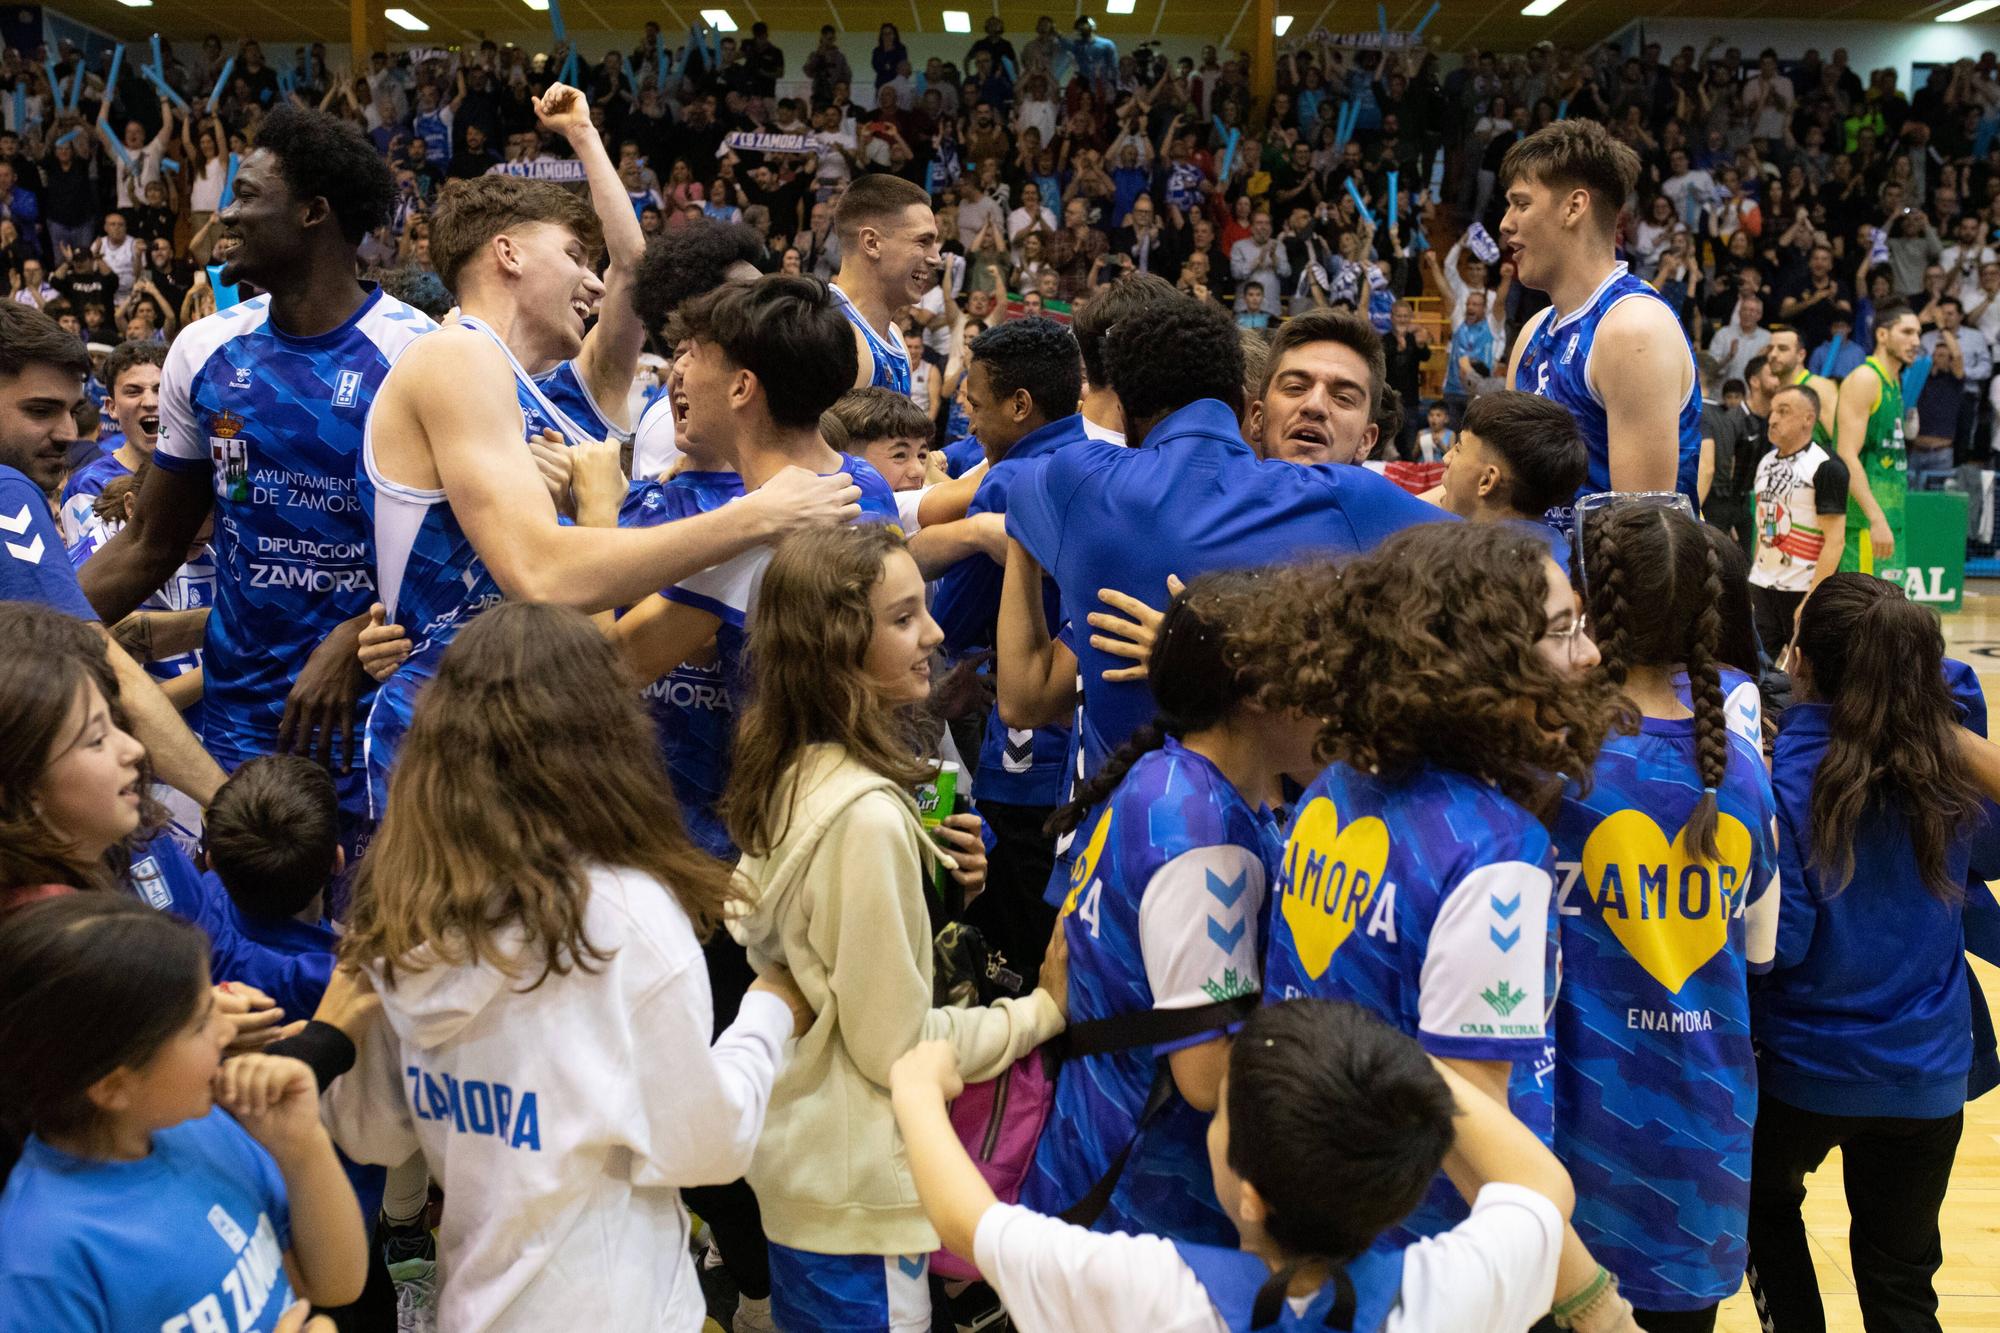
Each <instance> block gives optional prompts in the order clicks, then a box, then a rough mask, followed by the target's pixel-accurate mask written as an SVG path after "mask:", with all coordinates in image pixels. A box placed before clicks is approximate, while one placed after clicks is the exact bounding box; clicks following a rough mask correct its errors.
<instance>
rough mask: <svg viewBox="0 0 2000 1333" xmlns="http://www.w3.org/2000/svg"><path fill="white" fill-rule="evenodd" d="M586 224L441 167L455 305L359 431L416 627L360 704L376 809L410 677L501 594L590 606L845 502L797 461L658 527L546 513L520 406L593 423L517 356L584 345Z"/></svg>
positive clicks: (593, 229)
mask: <svg viewBox="0 0 2000 1333" xmlns="http://www.w3.org/2000/svg"><path fill="white" fill-rule="evenodd" d="M596 240H597V219H596V218H595V217H594V216H592V214H591V212H590V209H589V208H588V207H587V206H586V205H585V204H584V203H583V202H582V201H581V200H579V199H577V198H576V197H575V196H573V195H571V194H570V193H568V192H567V191H565V190H564V189H563V188H562V187H561V186H558V185H553V184H550V183H548V182H544V181H529V180H521V179H518V178H516V177H511V176H480V177H478V178H476V179H473V180H464V181H453V182H451V183H450V184H449V185H447V186H446V187H445V192H444V194H443V195H442V197H441V198H440V200H439V203H438V207H437V210H436V213H435V214H434V216H433V219H432V224H431V261H432V263H433V264H434V265H435V266H436V268H437V272H438V276H439V277H440V278H441V279H443V280H444V282H445V283H446V285H448V286H450V287H451V288H452V290H454V291H455V292H457V293H458V299H459V309H460V312H461V313H460V318H459V320H458V322H457V323H455V324H452V325H449V326H447V327H445V328H442V329H440V330H438V331H437V332H436V333H435V334H432V335H431V336H430V337H427V338H424V339H421V340H419V341H418V342H417V343H415V344H414V345H413V346H411V348H410V349H409V351H408V353H407V354H406V355H405V356H404V357H403V359H402V360H401V361H399V362H398V363H397V365H396V367H395V369H394V370H393V371H392V372H391V373H390V375H389V377H388V378H387V379H386V380H385V381H384V382H383V384H382V388H381V391H380V393H379V394H377V396H376V399H375V406H374V408H373V410H372V411H371V412H370V413H369V416H368V426H367V431H366V434H365V436H364V438H363V441H362V466H363V472H362V477H361V498H362V501H363V504H364V505H365V506H366V508H367V511H368V515H369V520H370V522H371V524H372V526H373V530H374V534H375V540H376V559H377V562H378V568H379V570H380V577H381V584H382V593H383V597H382V600H383V603H384V605H385V606H386V607H387V609H388V612H389V614H390V616H391V617H393V618H394V619H396V620H397V621H399V622H400V623H401V624H402V625H404V626H405V627H406V628H407V629H408V630H409V633H410V638H411V640H412V642H413V646H412V649H411V653H410V657H409V660H408V661H406V662H404V663H403V665H402V667H401V668H400V669H399V670H398V671H397V672H396V673H395V674H394V675H393V676H391V677H390V678H389V680H388V681H387V682H385V683H384V684H383V686H382V690H381V693H380V695H379V696H378V697H377V699H376V703H375V707H374V708H373V710H371V712H370V713H369V717H368V779H369V797H370V801H371V804H372V806H373V808H374V811H375V813H376V815H377V817H379V816H380V813H381V811H382V809H383V808H384V804H385V801H386V797H387V795H388V774H389V769H390V766H391V765H392V764H393V763H394V760H395V751H396V746H397V745H398V743H399V742H400V741H401V738H402V736H403V734H404V732H405V730H406V729H407V727H408V725H409V719H410V713H411V709H412V708H413V706H414V704H415V700H416V694H417V691H418V689H419V688H421V686H422V685H423V683H424V681H426V680H428V679H429V678H430V677H431V676H432V675H434V674H435V673H436V669H437V663H438V659H439V658H440V657H442V656H443V654H444V650H445V648H446V647H447V646H448V645H449V644H450V643H451V641H452V639H453V638H454V637H456V635H457V633H458V631H459V629H460V628H462V627H463V626H464V625H465V624H466V623H467V622H468V621H470V620H471V619H472V617H473V616H475V615H477V614H478V613H479V612H480V611H482V610H484V609H485V608H486V607H488V606H491V605H493V604H495V603H497V602H499V601H500V600H501V599H502V598H506V597H513V598H518V599H521V600H526V601H554V602H562V603H564V604H566V605H569V606H575V607H579V608H582V609H584V610H586V611H591V612H597V611H603V610H607V609H609V608H612V607H616V606H623V605H629V604H631V603H633V602H637V601H638V600H640V599H641V598H643V597H645V596H647V595H648V594H649V593H652V592H654V591H656V590H658V589H659V588H661V587H663V586H665V585H667V584H671V583H676V582H678V581H679V580H681V579H683V578H685V577H687V576H688V575H690V574H693V573H695V572H696V571H697V570H701V569H705V568H707V567H709V566H711V565H715V564H717V563H719V562H722V561H725V560H727V559H729V558H730V557H731V556H734V555H737V554H739V553H741V552H743V551H746V550H749V549H750V548H751V547H753V546H756V545H757V544H759V543H760V542H764V541H769V540H772V539H774V538H776V537H778V536H781V535H783V534H784V533H786V532H789V531H791V530H793V529H795V528H798V527H801V526H804V525H807V524H810V523H819V522H827V521H837V520H843V519H847V518H851V517H853V515H854V514H855V513H856V512H857V511H856V506H855V504H854V503H853V501H854V499H855V498H856V491H855V488H854V487H853V486H852V485H851V484H849V480H848V478H847V477H846V476H845V475H844V474H836V475H835V476H832V477H815V476H813V475H812V474H811V473H809V472H806V471H804V470H798V469H794V470H784V471H780V472H779V473H778V474H777V475H775V476H774V477H773V478H771V479H770V481H769V482H768V484H766V485H765V486H764V487H763V488H761V490H759V491H758V492H757V493H755V494H752V495H749V496H746V497H745V498H744V499H743V500H742V501H740V502H739V503H736V504H732V505H727V506H725V507H724V508H723V509H720V510H717V511H715V512H713V513H707V514H696V515H691V516H689V517H687V518H684V519H681V520H679V521H677V522H673V523H666V524H661V525H659V526H657V527H644V528H615V527H611V528H598V527H584V526H565V525H563V524H561V523H560V522H559V521H558V516H557V511H556V503H555V500H554V498H553V496H552V495H551V494H550V490H549V488H548V486H547V485H546V484H545V483H544V482H543V479H542V474H541V472H540V471H539V470H538V469H537V467H536V464H535V460H534V456H533V454H532V453H531V452H530V451H529V449H528V447H527V444H526V441H527V440H528V439H529V438H530V436H531V435H532V434H534V433H535V432H534V430H533V428H532V426H531V417H530V414H531V413H532V414H533V416H534V417H535V418H537V419H546V420H548V421H551V422H553V423H554V427H555V429H556V430H557V431H558V432H559V433H560V435H561V437H562V439H563V441H564V442H565V443H566V444H570V445H577V444H582V443H589V442H592V437H591V435H590V434H589V432H588V431H587V430H585V429H584V428H583V427H582V425H581V424H580V423H578V422H576V421H574V420H573V419H572V418H571V417H570V416H569V414H568V413H566V412H564V411H563V410H562V409H561V408H560V407H558V406H556V405H555V404H554V403H552V402H550V401H549V399H548V396H547V395H546V394H545V393H544V392H543V391H542V387H541V386H540V385H539V384H537V383H536V382H535V380H534V378H533V377H532V376H531V375H529V373H528V372H527V370H526V369H525V367H526V366H527V365H530V364H546V363H549V362H558V361H564V360H567V359H569V358H572V357H574V356H576V355H577V353H578V352H579V351H580V350H581V349H582V346H583V337H584V324H585V321H586V320H587V319H588V317H589V315H590V312H591V309H592V308H593V307H594V306H595V305H596V304H597V302H598V301H599V300H600V299H601V298H602V297H603V295H604V284H603V283H601V282H600V281H599V280H598V278H597V275H596V274H595V273H594V272H593V271H592V270H591V266H590V258H591V251H592V249H593V248H594V246H595V243H596ZM510 384H511V386H512V392H511V393H510V392H509V391H508V386H509V385H510ZM691 396H692V395H691ZM516 442H519V443H518V445H517V444H516ZM583 472H584V470H583V469H579V475H583ZM621 490H622V487H621ZM615 507H616V505H615V502H614V505H613V508H614V510H615Z"/></svg>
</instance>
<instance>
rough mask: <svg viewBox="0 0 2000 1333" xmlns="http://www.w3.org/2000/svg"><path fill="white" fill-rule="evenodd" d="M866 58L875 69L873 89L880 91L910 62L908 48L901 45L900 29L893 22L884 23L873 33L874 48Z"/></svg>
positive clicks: (901, 35)
mask: <svg viewBox="0 0 2000 1333" xmlns="http://www.w3.org/2000/svg"><path fill="white" fill-rule="evenodd" d="M868 60H869V63H870V64H872V65H873V66H874V69H875V90H876V91H877V92H880V91H881V90H882V88H883V86H884V85H885V84H887V83H888V82H889V81H890V80H891V79H893V78H895V77H896V76H897V74H898V73H900V72H901V71H902V69H903V67H904V66H906V65H908V64H909V63H910V53H909V50H908V49H907V48H905V47H904V45H903V34H902V30H901V29H899V28H897V26H896V25H895V24H893V23H884V24H883V25H882V26H881V28H880V29H879V30H878V31H877V32H876V34H875V49H874V50H873V51H870V52H869V53H868Z"/></svg>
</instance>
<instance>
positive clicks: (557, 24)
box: [549, 0, 569, 45]
mask: <svg viewBox="0 0 2000 1333" xmlns="http://www.w3.org/2000/svg"><path fill="white" fill-rule="evenodd" d="M549 27H550V28H552V29H553V30H554V31H555V35H556V40H557V41H559V42H561V43H563V44H564V45H568V44H569V30H568V29H567V28H565V27H563V17H562V0H549Z"/></svg>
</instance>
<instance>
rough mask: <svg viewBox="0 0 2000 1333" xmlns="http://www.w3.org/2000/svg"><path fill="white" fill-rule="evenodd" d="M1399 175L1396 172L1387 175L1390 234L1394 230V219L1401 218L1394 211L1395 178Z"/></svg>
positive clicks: (1399, 173)
mask: <svg viewBox="0 0 2000 1333" xmlns="http://www.w3.org/2000/svg"><path fill="white" fill-rule="evenodd" d="M1401 174H1402V173H1401V172H1397V171H1392V172H1390V173H1389V230H1390V231H1391V232H1392V233H1393V232H1394V231H1395V230H1396V219H1397V218H1399V217H1401V216H1402V214H1400V213H1398V212H1397V211H1396V202H1397V201H1396V177H1398V176H1400V175H1401Z"/></svg>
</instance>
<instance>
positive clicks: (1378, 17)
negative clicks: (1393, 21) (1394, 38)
mask: <svg viewBox="0 0 2000 1333" xmlns="http://www.w3.org/2000/svg"><path fill="white" fill-rule="evenodd" d="M1375 28H1376V30H1377V31H1378V32H1380V33H1381V34H1382V35H1383V36H1384V37H1387V36H1388V35H1389V8H1388V6H1387V5H1377V6H1375Z"/></svg>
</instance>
